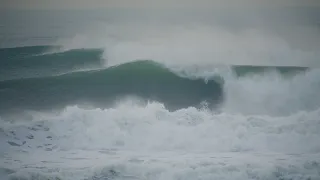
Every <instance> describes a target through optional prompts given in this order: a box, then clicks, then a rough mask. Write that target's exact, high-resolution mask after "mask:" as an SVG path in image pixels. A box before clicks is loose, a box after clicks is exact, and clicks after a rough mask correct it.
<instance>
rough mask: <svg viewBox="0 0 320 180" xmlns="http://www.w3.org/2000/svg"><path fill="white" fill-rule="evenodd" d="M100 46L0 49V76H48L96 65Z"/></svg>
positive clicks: (0, 77) (98, 62) (99, 57)
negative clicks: (71, 48) (73, 48)
mask: <svg viewBox="0 0 320 180" xmlns="http://www.w3.org/2000/svg"><path fill="white" fill-rule="evenodd" d="M102 53H103V51H102V50H100V49H75V50H68V51H61V50H60V47H58V46H30V47H16V48H4V49H0V59H1V61H0V80H1V81H4V80H10V79H20V78H32V77H42V76H52V75H57V74H61V73H68V72H70V71H75V70H79V69H91V68H99V67H100V66H101V54H102Z"/></svg>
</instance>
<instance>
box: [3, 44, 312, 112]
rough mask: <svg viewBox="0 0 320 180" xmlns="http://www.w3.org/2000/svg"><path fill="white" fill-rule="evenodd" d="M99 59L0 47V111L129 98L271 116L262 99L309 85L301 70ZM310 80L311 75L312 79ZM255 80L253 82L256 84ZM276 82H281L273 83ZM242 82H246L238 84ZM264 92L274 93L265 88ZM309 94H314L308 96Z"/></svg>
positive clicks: (81, 52) (80, 52)
mask: <svg viewBox="0 0 320 180" xmlns="http://www.w3.org/2000/svg"><path fill="white" fill-rule="evenodd" d="M57 49H58V50H57ZM18 52H20V53H18ZM101 53H102V50H99V49H75V50H67V51H59V47H52V46H51V47H50V46H37V47H21V48H11V49H10V48H9V49H0V54H1V55H2V56H6V57H7V59H5V60H4V61H2V62H1V63H2V65H4V66H0V67H1V68H3V71H2V70H1V71H0V72H1V73H2V74H4V76H2V78H4V79H2V81H1V82H0V92H1V94H3V96H2V98H1V101H0V109H1V111H3V112H10V111H8V110H28V109H29V110H30V109H31V110H33V109H35V110H38V109H51V108H63V107H65V106H67V105H75V104H85V105H88V106H98V107H109V106H112V105H114V103H116V102H118V101H121V100H122V99H125V98H127V97H130V98H137V99H138V100H139V101H141V102H142V103H145V102H146V101H148V100H150V101H159V102H161V103H164V104H165V106H166V107H167V108H168V109H170V110H176V109H179V108H185V107H189V106H194V107H199V106H202V105H207V106H209V107H210V108H218V107H221V106H222V104H223V106H227V107H228V108H229V110H230V109H233V110H234V109H238V110H240V112H242V113H243V112H255V111H256V108H257V107H259V108H262V107H263V106H265V105H266V104H270V107H267V108H265V109H268V111H269V110H270V109H274V110H273V111H276V109H279V108H277V107H279V106H278V105H277V104H280V105H283V103H279V102H278V101H276V100H274V101H272V103H270V99H271V98H267V99H269V100H267V99H266V97H265V96H267V95H268V96H271V97H272V98H273V99H282V100H283V99H285V98H283V97H280V95H281V94H279V92H280V93H282V91H288V90H290V89H292V88H294V89H300V88H299V87H300V86H301V87H308V86H310V85H311V84H304V85H300V84H301V83H302V82H306V83H307V82H309V80H310V79H307V78H312V79H315V77H305V78H303V77H304V74H306V73H307V72H309V71H310V69H309V68H307V67H285V66H282V67H281V66H250V65H241V66H240V65H231V66H230V65H226V66H218V65H214V64H213V65H212V66H206V67H203V66H201V64H200V65H197V66H186V65H178V66H173V65H172V64H168V63H160V62H155V61H151V60H136V61H131V62H127V63H123V64H117V65H114V66H111V67H104V66H102V65H101V64H102V63H103V62H102V61H101ZM14 54H17V55H16V56H14ZM4 67H6V68H4ZM78 67H80V68H78ZM90 67H92V68H90ZM88 69H89V70H88ZM272 74H276V75H277V76H279V77H276V79H273V80H270V78H271V77H273V76H274V75H272ZM307 74H308V73H307ZM309 74H310V73H309ZM313 74H314V73H313ZM296 75H299V76H296ZM314 76H316V77H318V76H317V73H316V74H315V75H314ZM257 77H258V78H259V77H260V80H256V79H257ZM294 77H301V78H300V79H299V78H295V79H296V82H295V83H294V84H293V85H289V84H288V83H289V82H293V81H292V80H291V81H290V80H287V79H288V78H289V79H294ZM261 78H262V79H261ZM274 80H276V81H274ZM278 81H281V84H274V83H275V82H278ZM248 82H251V83H250V84H246V83H248ZM257 83H258V84H259V83H260V86H261V85H262V86H263V87H265V89H260V90H261V92H255V91H256V90H258V89H259V88H250V87H251V86H256V85H254V84H257ZM310 83H311V82H310ZM271 84H273V85H271ZM270 87H275V88H273V89H271V90H270ZM268 89H269V90H268ZM260 90H259V91H260ZM235 91H236V92H235ZM315 91H316V90H315ZM248 92H250V93H251V95H250V96H252V97H254V98H256V99H259V102H258V104H257V102H256V101H253V98H249V97H248ZM292 92H295V91H292ZM262 93H263V94H264V95H263V94H262ZM259 94H260V95H259ZM277 94H278V95H277ZM301 94H302V93H299V92H296V94H295V98H292V97H290V98H289V99H288V101H289V100H290V101H291V100H292V99H297V100H298V99H299V98H300V97H301ZM310 94H315V93H314V92H313V91H312V92H310ZM284 97H288V96H284ZM303 98H304V99H306V100H308V99H310V98H309V97H303ZM241 99H242V100H241ZM314 99H315V98H314ZM240 100H241V101H240ZM300 101H301V100H300ZM314 101H316V100H311V101H310V102H313V103H308V102H305V103H304V104H307V105H304V106H303V107H301V106H300V105H296V108H295V109H292V111H296V109H298V108H302V109H308V108H310V107H308V106H312V107H316V105H317V102H314ZM201 102H205V104H202V103H201ZM283 102H286V101H283ZM295 103H296V104H298V102H295ZM200 104H202V105H200ZM239 104H246V106H243V107H242V106H240V105H239ZM254 104H256V105H254ZM310 104H311V105H310ZM314 104H315V105H314ZM245 107H246V109H244V108H245ZM305 107H307V108H305ZM253 109H254V110H253ZM282 109H283V108H282ZM288 109H290V108H288ZM259 111H261V110H259ZM288 112H289V110H288ZM267 114H268V113H267Z"/></svg>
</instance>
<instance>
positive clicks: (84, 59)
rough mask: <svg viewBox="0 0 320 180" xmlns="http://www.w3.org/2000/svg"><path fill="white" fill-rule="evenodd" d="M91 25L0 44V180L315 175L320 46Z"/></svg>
mask: <svg viewBox="0 0 320 180" xmlns="http://www.w3.org/2000/svg"><path fill="white" fill-rule="evenodd" d="M66 21H67V20H66ZM69 22H73V21H68V23H69ZM66 24H67V23H66ZM66 24H64V25H66ZM75 24H76V23H75ZM75 24H73V25H75ZM26 26H28V25H26ZM51 27H52V26H49V29H50V28H51ZM61 27H64V26H62V25H61ZM90 27H99V28H97V29H98V30H97V29H95V30H91V29H90V28H89V29H90V30H88V31H81V33H76V35H74V34H72V35H71V36H69V37H67V38H65V37H64V38H59V39H58V40H56V41H54V43H52V44H50V43H43V42H40V43H39V42H38V41H39V38H36V37H37V36H34V37H33V35H31V36H29V37H28V38H29V39H28V38H26V39H28V41H27V42H24V41H23V42H22V44H18V45H16V46H12V47H2V48H1V49H0V124H1V126H0V156H1V158H0V179H3V180H214V179H219V180H223V179H225V180H248V179H252V180H320V143H319V139H320V131H319V129H320V118H319V117H320V97H319V96H318V95H319V91H320V69H319V68H318V67H317V66H316V65H317V62H318V60H319V57H320V56H319V55H320V54H319V52H320V51H319V52H318V51H311V50H310V51H306V50H301V49H298V48H292V47H291V46H290V45H289V43H288V42H287V41H286V40H284V39H282V38H281V37H279V36H277V35H275V34H270V33H267V32H264V31H260V30H257V29H249V30H247V31H241V32H237V33H234V32H231V31H227V30H224V29H222V28H220V27H219V28H218V27H205V26H195V27H193V28H190V27H189V28H188V27H182V26H179V27H174V26H162V25H159V26H156V25H152V26H141V24H139V26H138V25H137V24H135V25H132V24H130V23H119V24H116V23H113V24H112V23H110V24H107V25H106V24H104V23H103V25H101V24H100V26H90ZM50 33H51V32H50ZM24 35H25V34H24ZM48 36H49V37H54V35H53V34H50V35H48ZM44 39H46V38H44ZM40 40H42V39H40ZM12 41H13V40H10V42H12ZM25 44H27V45H25ZM39 44H40V45H39ZM43 44H46V45H43ZM48 44H49V45H48Z"/></svg>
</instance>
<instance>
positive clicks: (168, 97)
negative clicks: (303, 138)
mask: <svg viewBox="0 0 320 180" xmlns="http://www.w3.org/2000/svg"><path fill="white" fill-rule="evenodd" d="M0 90H1V92H2V94H3V95H4V96H3V98H2V100H1V103H0V107H1V108H0V109H7V108H9V109H11V108H18V109H19V108H23V109H33V108H40V107H47V108H52V107H57V106H58V107H59V106H62V107H63V106H65V105H68V104H75V103H83V102H86V103H93V102H94V103H95V104H100V105H101V104H104V105H106V104H112V102H114V101H116V100H119V98H123V97H124V96H134V97H139V98H142V99H146V100H155V101H160V102H164V103H165V104H166V105H167V107H168V108H170V109H176V108H181V107H186V106H197V105H198V104H199V103H200V102H201V101H205V100H207V101H210V102H212V101H218V100H219V99H220V97H222V86H221V85H220V84H219V83H217V82H215V81H208V82H205V81H204V80H202V79H194V80H192V79H187V78H183V77H180V76H178V75H176V74H174V73H173V72H171V71H170V70H168V69H167V68H165V67H164V66H162V65H161V64H158V63H156V62H153V61H137V62H132V63H126V64H123V65H119V66H114V67H110V68H108V69H104V70H92V71H85V72H75V73H70V74H65V75H60V76H50V77H41V78H29V79H17V80H8V81H3V82H0Z"/></svg>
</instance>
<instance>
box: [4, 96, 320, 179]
mask: <svg viewBox="0 0 320 180" xmlns="http://www.w3.org/2000/svg"><path fill="white" fill-rule="evenodd" d="M32 116H33V117H32V119H33V120H32V121H31V122H30V121H29V122H24V123H23V124H18V123H17V124H9V125H6V126H5V127H3V131H2V134H1V141H2V142H1V144H2V145H3V146H2V147H1V149H2V152H4V155H5V158H4V159H3V160H1V167H6V168H8V169H11V170H13V171H17V172H16V173H13V174H12V176H13V177H20V176H29V175H30V178H31V177H36V175H37V176H39V173H40V175H41V174H42V175H41V176H39V177H42V178H45V177H55V176H57V177H64V176H65V177H70V178H69V179H77V178H79V177H81V178H80V179H83V178H85V177H87V176H93V175H92V173H94V174H96V176H97V177H99V176H101V177H105V178H106V176H115V177H114V178H115V179H117V178H119V179H125V177H129V176H133V177H136V178H137V179H143V176H147V174H149V175H150V178H152V179H166V178H167V179H179V177H180V178H184V179H185V178H187V179H188V178H189V179H194V178H199V177H202V175H203V176H206V178H207V179H210V178H218V177H220V178H222V177H224V178H225V179H234V178H236V179H248V178H249V179H250V178H254V177H259V178H263V177H270V178H271V179H272V178H281V177H282V176H283V177H285V178H289V177H292V178H298V177H316V175H317V173H319V171H317V170H315V169H316V168H317V167H318V166H317V163H319V162H313V163H315V165H314V167H312V168H311V169H307V168H305V167H304V166H305V164H306V163H308V162H310V161H311V162H312V159H313V158H316V157H317V156H318V155H319V153H320V144H319V141H318V140H319V138H320V133H319V131H318V130H319V128H320V126H319V125H320V121H319V117H320V110H316V111H313V112H309V113H307V112H301V113H296V114H294V115H291V116H287V117H270V116H245V115H240V114H226V113H219V114H216V113H212V112H210V111H208V110H205V109H203V110H197V109H195V108H187V109H181V110H178V111H175V112H169V111H168V110H166V109H165V108H164V107H163V105H161V104H159V103H149V104H148V105H147V106H141V105H136V104H135V103H134V102H130V101H127V102H122V103H120V104H119V105H118V106H117V107H116V108H112V109H105V110H102V109H91V110H90V109H87V110H85V109H81V108H79V107H76V106H75V107H68V108H66V109H65V110H64V111H63V112H61V113H57V114H43V113H33V114H32ZM288 154H300V155H301V154H306V156H298V155H288ZM210 157H212V158H213V159H210ZM252 158H253V160H252ZM254 159H257V160H254ZM279 159H282V160H279ZM16 160H17V161H16ZM246 164H247V165H248V164H249V166H250V167H248V166H247V167H245V165H246ZM21 165H24V167H26V168H24V169H22V170H19V168H18V167H21ZM291 166H295V167H294V168H293V167H291ZM316 166H317V167H316ZM40 167H43V168H44V171H43V172H42V173H41V171H38V170H37V168H40ZM56 168H59V169H60V170H59V171H58V170H57V169H56ZM101 168H102V172H101V171H99V169H101ZM123 168H124V169H123ZM277 168H282V169H281V170H279V169H277ZM55 169H56V170H55ZM103 170H104V171H103ZM110 170H114V171H115V174H113V172H112V171H110ZM158 170H159V173H156V172H158ZM248 171H252V173H253V174H252V173H249V172H248ZM277 171H279V172H277ZM217 172H220V173H217ZM30 173H31V174H30ZM110 173H111V174H110ZM117 173H118V174H117ZM144 173H146V174H144ZM150 173H151V174H150ZM228 173H231V174H233V175H228ZM273 173H279V175H278V176H279V177H277V176H276V175H274V174H273ZM28 174H29V175H28ZM72 174H74V176H72ZM188 174H189V175H190V177H188V176H189V175H188ZM75 175H77V176H75ZM76 177H77V178H76ZM31 179H32V178H31ZM40 179H41V178H40ZM66 179H68V178H66ZM93 179H94V178H93ZM129 179H131V178H129ZM133 179H134V178H133Z"/></svg>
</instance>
